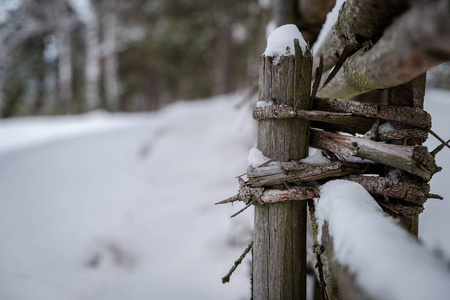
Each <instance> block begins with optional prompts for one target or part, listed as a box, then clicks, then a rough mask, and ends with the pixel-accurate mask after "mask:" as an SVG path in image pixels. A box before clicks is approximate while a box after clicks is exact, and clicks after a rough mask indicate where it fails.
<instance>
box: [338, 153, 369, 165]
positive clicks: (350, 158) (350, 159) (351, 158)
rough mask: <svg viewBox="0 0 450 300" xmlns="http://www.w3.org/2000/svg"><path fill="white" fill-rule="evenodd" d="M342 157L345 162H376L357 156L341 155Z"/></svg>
mask: <svg viewBox="0 0 450 300" xmlns="http://www.w3.org/2000/svg"><path fill="white" fill-rule="evenodd" d="M342 158H343V159H344V160H345V161H346V162H350V163H355V164H376V162H374V161H373V160H370V159H365V158H361V157H358V156H345V155H343V156H342Z"/></svg>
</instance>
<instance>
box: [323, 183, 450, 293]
mask: <svg viewBox="0 0 450 300" xmlns="http://www.w3.org/2000/svg"><path fill="white" fill-rule="evenodd" d="M320 194H321V197H320V199H319V201H318V204H317V208H316V213H317V217H318V222H319V224H320V225H319V227H320V228H322V226H323V224H324V222H325V221H326V222H327V223H328V230H329V233H330V235H331V237H332V238H333V245H334V255H335V257H336V258H337V260H338V261H340V262H341V263H342V264H343V265H345V266H348V268H349V270H350V271H351V272H353V273H354V274H356V280H357V282H358V284H360V285H361V286H363V287H364V290H366V291H368V292H369V293H370V294H371V295H372V297H373V298H374V299H390V300H411V299H417V300H421V299H446V297H448V295H450V285H449V284H448V283H449V282H450V270H449V269H448V268H446V266H445V264H443V262H442V261H441V260H439V259H437V258H436V257H434V256H433V255H431V254H430V253H428V252H427V251H426V250H425V249H424V248H423V247H422V246H421V245H420V244H419V243H417V242H416V241H415V240H414V239H413V238H412V237H411V236H410V235H409V234H408V233H406V232H405V231H404V230H403V229H401V228H400V227H399V226H398V225H397V224H396V223H395V221H394V220H393V219H392V218H391V217H389V216H386V215H384V214H383V213H382V211H381V210H380V208H379V207H378V205H377V203H376V202H375V200H373V198H372V197H371V196H370V194H369V193H368V192H367V191H366V190H365V189H364V188H363V187H362V186H361V185H359V184H357V183H354V182H349V181H344V180H334V181H330V182H328V183H326V184H325V185H323V186H322V187H321V188H320Z"/></svg>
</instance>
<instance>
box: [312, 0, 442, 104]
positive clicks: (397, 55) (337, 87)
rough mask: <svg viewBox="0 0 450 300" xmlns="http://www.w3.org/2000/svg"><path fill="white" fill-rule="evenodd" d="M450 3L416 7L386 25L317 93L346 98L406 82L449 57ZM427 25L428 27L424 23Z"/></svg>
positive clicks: (435, 3)
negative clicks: (376, 38) (367, 47)
mask: <svg viewBox="0 0 450 300" xmlns="http://www.w3.org/2000/svg"><path fill="white" fill-rule="evenodd" d="M449 6H450V3H449V2H448V1H445V0H441V1H437V2H432V3H426V4H424V5H422V6H415V7H413V8H412V9H411V10H410V11H408V12H407V13H405V14H404V15H402V16H401V17H400V18H399V19H398V20H397V21H395V22H394V23H393V24H392V25H391V26H389V27H388V28H387V29H386V31H385V32H384V33H383V36H382V37H381V38H380V39H379V40H378V41H377V42H376V44H375V45H374V46H373V47H372V48H371V49H369V50H365V49H360V50H358V52H356V53H355V54H353V55H352V56H351V57H350V58H348V59H347V60H346V62H345V63H344V65H343V66H342V68H341V69H340V70H339V72H338V73H337V74H336V76H335V77H334V79H333V80H332V81H331V82H330V83H329V84H328V85H327V86H326V87H325V88H323V89H322V90H321V91H320V92H319V93H318V96H320V97H326V98H339V99H349V98H351V97H353V96H356V95H359V94H362V93H364V92H367V91H370V90H375V89H385V88H389V87H393V86H398V85H401V84H403V83H406V82H408V81H410V80H412V79H414V78H416V77H417V76H419V75H420V74H422V73H424V72H425V71H426V70H427V69H429V68H432V67H434V66H436V65H438V64H440V63H442V62H445V61H447V60H448V59H449V58H450V7H449ZM423 24H427V26H423Z"/></svg>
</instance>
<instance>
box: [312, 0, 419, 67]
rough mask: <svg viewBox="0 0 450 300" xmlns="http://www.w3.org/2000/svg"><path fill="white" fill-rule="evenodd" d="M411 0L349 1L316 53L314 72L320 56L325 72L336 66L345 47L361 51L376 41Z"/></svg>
mask: <svg viewBox="0 0 450 300" xmlns="http://www.w3.org/2000/svg"><path fill="white" fill-rule="evenodd" d="M410 2H411V0H394V1H392V0H348V1H346V2H345V4H344V5H343V7H342V9H341V11H340V14H339V17H338V19H337V22H336V24H335V26H334V27H333V29H332V30H331V31H330V33H329V34H328V37H327V38H326V40H325V42H324V44H323V45H322V47H321V48H320V49H319V50H318V51H317V53H315V54H314V62H315V63H314V69H315V68H316V67H317V65H318V62H319V58H320V56H322V57H323V59H324V70H328V69H330V68H331V67H333V66H334V65H335V64H336V63H337V61H338V60H339V57H340V56H341V54H342V52H343V50H344V48H345V47H351V48H352V49H353V50H356V49H358V48H361V46H362V45H363V44H364V43H365V42H367V41H373V42H374V41H376V40H377V39H378V38H379V37H380V36H381V34H382V33H383V30H384V29H385V28H386V27H387V26H388V25H389V24H390V23H391V22H392V20H393V18H394V17H396V16H398V15H399V14H400V13H402V12H403V11H405V9H407V8H408V6H409V3H410Z"/></svg>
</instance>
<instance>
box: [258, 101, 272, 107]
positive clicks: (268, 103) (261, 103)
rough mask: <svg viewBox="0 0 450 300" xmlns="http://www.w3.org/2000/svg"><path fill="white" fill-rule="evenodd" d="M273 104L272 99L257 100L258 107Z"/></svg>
mask: <svg viewBox="0 0 450 300" xmlns="http://www.w3.org/2000/svg"><path fill="white" fill-rule="evenodd" d="M271 105H273V102H272V101H258V102H256V107H266V106H271Z"/></svg>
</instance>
